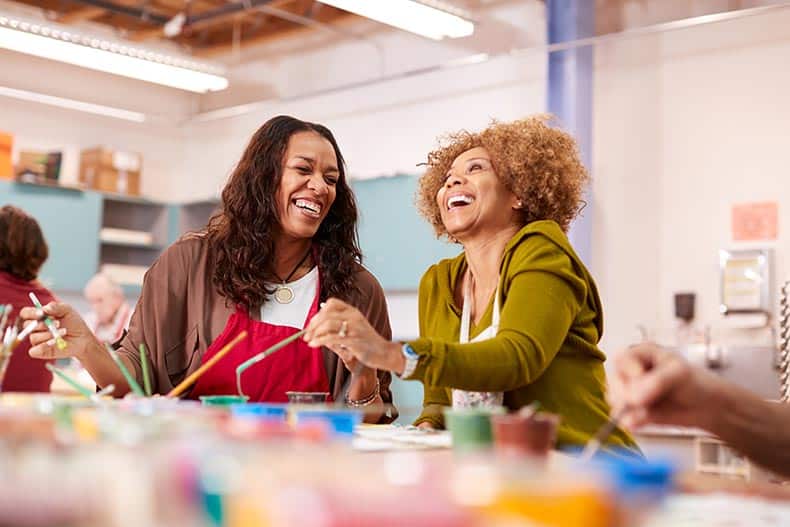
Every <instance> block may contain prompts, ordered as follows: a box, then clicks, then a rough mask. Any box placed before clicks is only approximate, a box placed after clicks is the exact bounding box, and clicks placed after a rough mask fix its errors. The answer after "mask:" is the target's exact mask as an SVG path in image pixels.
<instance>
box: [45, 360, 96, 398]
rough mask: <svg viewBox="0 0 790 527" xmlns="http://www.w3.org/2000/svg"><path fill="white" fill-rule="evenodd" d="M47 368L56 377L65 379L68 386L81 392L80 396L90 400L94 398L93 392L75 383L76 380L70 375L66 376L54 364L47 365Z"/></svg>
mask: <svg viewBox="0 0 790 527" xmlns="http://www.w3.org/2000/svg"><path fill="white" fill-rule="evenodd" d="M46 368H47V369H48V370H49V371H51V372H52V373H54V374H55V375H57V376H58V377H60V378H61V379H63V381H65V382H66V384H68V385H69V386H71V387H72V388H74V389H75V390H77V391H78V392H80V394H82V395H84V396H85V397H87V398H88V399H90V398H91V397H93V392H92V391H90V390H89V389H87V388H86V387H84V386H82V385H81V384H80V383H78V382H77V381H75V380H74V379H72V378H71V377H69V376H68V375H66V374H65V373H63V372H62V371H60V370H59V369H57V368H56V367H54V366H53V365H52V364H50V363H47V364H46Z"/></svg>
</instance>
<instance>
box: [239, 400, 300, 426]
mask: <svg viewBox="0 0 790 527" xmlns="http://www.w3.org/2000/svg"><path fill="white" fill-rule="evenodd" d="M230 413H231V415H233V417H238V418H242V419H265V420H272V421H283V422H284V421H285V419H286V417H287V415H288V409H287V407H286V406H285V405H284V404H272V403H249V404H233V405H231V407H230Z"/></svg>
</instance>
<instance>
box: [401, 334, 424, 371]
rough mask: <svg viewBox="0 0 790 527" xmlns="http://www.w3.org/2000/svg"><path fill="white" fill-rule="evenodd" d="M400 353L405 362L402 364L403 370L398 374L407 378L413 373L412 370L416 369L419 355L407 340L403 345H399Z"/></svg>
mask: <svg viewBox="0 0 790 527" xmlns="http://www.w3.org/2000/svg"><path fill="white" fill-rule="evenodd" d="M400 350H401V353H403V358H404V359H406V364H405V365H404V366H403V371H402V372H401V374H400V378H401V379H408V378H409V377H411V376H412V374H413V373H414V370H416V369H417V363H418V362H419V361H420V356H419V355H417V352H416V351H414V348H412V347H411V346H410V345H409V343H408V342H404V343H403V346H401V349H400Z"/></svg>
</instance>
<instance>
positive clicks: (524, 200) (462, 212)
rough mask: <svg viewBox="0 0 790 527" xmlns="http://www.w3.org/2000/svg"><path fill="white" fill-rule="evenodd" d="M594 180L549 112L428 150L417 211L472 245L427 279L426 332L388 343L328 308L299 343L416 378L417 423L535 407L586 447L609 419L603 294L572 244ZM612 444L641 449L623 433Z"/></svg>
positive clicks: (343, 307)
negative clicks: (451, 411)
mask: <svg viewBox="0 0 790 527" xmlns="http://www.w3.org/2000/svg"><path fill="white" fill-rule="evenodd" d="M587 180H588V176H587V171H586V170H585V169H584V166H582V164H581V162H580V160H579V154H578V151H577V147H576V143H575V141H574V140H573V138H572V137H571V136H570V135H568V134H567V133H565V132H563V131H561V130H558V129H557V128H553V127H551V126H549V125H548V124H547V119H546V118H544V117H532V118H529V119H524V120H519V121H515V122H512V123H497V122H494V123H493V124H491V126H489V127H488V128H486V129H485V130H483V131H482V132H480V133H470V132H465V131H464V132H459V133H456V134H453V135H450V136H448V137H447V138H446V144H445V145H444V146H442V147H440V148H439V149H438V150H436V151H434V152H431V153H430V154H429V156H428V169H427V171H426V173H425V175H423V177H422V179H421V180H420V187H419V193H418V205H419V208H420V210H421V212H422V214H423V215H424V216H425V217H426V218H427V219H428V221H430V222H431V224H432V225H433V227H434V229H435V231H436V233H437V235H439V236H447V237H449V238H450V239H451V240H454V241H456V242H457V243H460V244H461V245H462V246H463V249H464V250H463V252H462V253H461V254H460V255H458V256H457V257H456V258H453V259H448V260H442V261H440V262H439V263H437V264H435V265H433V266H432V267H431V268H429V269H428V271H427V272H426V273H425V275H424V276H423V278H422V281H421V283H420V290H419V321H420V338H419V339H417V340H414V341H412V342H406V343H400V342H390V341H388V340H387V339H383V338H381V337H380V336H378V335H376V333H375V331H373V329H372V328H371V327H370V325H369V324H368V323H367V321H366V320H365V319H364V317H363V316H362V315H361V314H360V313H359V312H358V311H357V310H356V309H355V308H354V307H352V306H349V305H348V304H346V303H345V302H342V301H341V300H330V301H329V302H328V303H327V306H326V307H325V308H324V309H323V310H322V311H321V313H319V315H318V316H317V317H315V318H314V319H313V320H312V321H311V323H310V325H309V327H308V332H307V334H306V336H305V339H306V340H307V342H308V343H309V344H310V345H312V346H319V345H320V346H327V347H329V348H331V349H333V350H334V351H335V352H336V353H338V354H340V355H341V356H342V357H354V358H356V359H357V360H360V361H362V362H363V363H365V364H367V365H368V366H371V367H375V368H381V369H386V370H389V371H393V372H396V373H397V374H398V375H400V376H401V377H403V378H405V379H418V380H420V381H422V382H423V384H424V385H425V400H424V409H423V412H422V415H420V417H419V418H418V419H417V421H416V424H418V425H419V426H421V427H426V428H442V427H444V420H443V416H442V409H443V408H444V407H447V406H453V407H456V408H458V407H469V406H500V405H504V406H506V407H507V408H509V409H511V410H516V409H518V408H521V407H523V406H525V405H528V404H530V403H532V402H534V401H538V402H540V404H541V406H542V408H544V409H546V410H547V411H550V412H554V413H556V414H559V415H560V416H561V418H562V421H561V424H560V428H559V431H558V436H557V441H558V446H559V447H560V448H578V447H580V446H581V445H584V444H585V443H586V442H587V441H589V440H590V438H591V437H592V436H593V435H594V434H595V433H596V431H597V430H598V429H599V428H600V427H601V426H602V425H603V424H604V423H606V422H607V420H608V416H609V406H608V405H607V403H606V399H605V393H604V392H605V386H606V376H605V373H604V368H603V361H604V359H605V357H604V354H603V353H602V352H601V350H600V349H599V348H598V341H599V340H600V338H601V333H602V331H603V309H602V306H601V300H600V298H599V296H598V291H597V289H596V286H595V282H594V281H593V278H592V276H590V273H589V272H588V271H587V269H586V268H585V266H584V264H583V263H582V261H581V260H580V259H579V257H578V256H577V255H576V253H575V252H574V250H573V248H572V247H571V245H570V242H569V241H568V238H567V236H566V231H567V229H568V227H569V225H570V223H571V220H573V218H574V217H575V216H576V215H577V214H578V212H579V210H580V208H581V204H582V191H583V188H584V185H585V184H586V182H587ZM341 326H342V328H343V329H344V331H343V332H342V333H343V335H345V336H343V335H338V328H340V327H341ZM608 447H610V448H626V449H632V448H635V444H634V442H633V440H632V439H631V438H630V437H629V436H628V435H627V434H625V433H624V432H623V431H621V430H615V431H614V433H612V434H611V435H610V436H609V439H608Z"/></svg>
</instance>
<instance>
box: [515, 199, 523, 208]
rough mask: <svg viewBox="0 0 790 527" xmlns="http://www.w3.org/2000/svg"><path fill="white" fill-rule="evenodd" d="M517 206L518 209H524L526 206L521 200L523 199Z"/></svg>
mask: <svg viewBox="0 0 790 527" xmlns="http://www.w3.org/2000/svg"><path fill="white" fill-rule="evenodd" d="M516 208H517V209H523V208H524V202H523V201H521V200H518V201H517V202H516Z"/></svg>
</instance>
